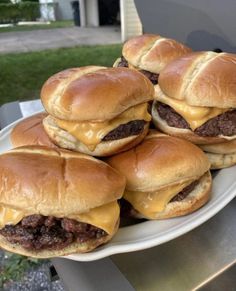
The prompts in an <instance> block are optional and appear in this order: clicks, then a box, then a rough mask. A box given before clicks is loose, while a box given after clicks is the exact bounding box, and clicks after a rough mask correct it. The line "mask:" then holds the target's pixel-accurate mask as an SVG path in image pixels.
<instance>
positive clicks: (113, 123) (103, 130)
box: [55, 103, 151, 151]
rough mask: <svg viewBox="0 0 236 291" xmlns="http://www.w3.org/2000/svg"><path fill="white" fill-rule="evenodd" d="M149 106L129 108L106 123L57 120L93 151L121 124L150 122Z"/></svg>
mask: <svg viewBox="0 0 236 291" xmlns="http://www.w3.org/2000/svg"><path fill="white" fill-rule="evenodd" d="M147 107H148V104H147V103H142V104H139V105H136V106H134V107H131V108H129V109H128V110H126V111H125V112H123V113H122V114H120V115H119V116H117V117H116V118H114V119H112V120H108V121H106V122H75V121H66V120H59V119H55V122H56V124H57V125H58V126H59V127H60V128H62V129H64V130H66V131H68V132H69V133H70V134H71V135H73V136H74V137H75V138H77V139H78V140H79V141H81V142H82V143H83V144H85V145H86V146H87V147H88V148H89V149H90V150H91V151H93V150H94V149H95V148H96V146H97V145H98V144H99V143H100V142H101V140H102V139H103V138H104V136H106V135H107V134H108V133H109V132H110V131H112V130H113V129H115V128H117V127H118V126H119V125H121V124H125V123H128V122H130V121H132V120H145V121H150V120H151V115H150V114H149V113H148V111H147Z"/></svg>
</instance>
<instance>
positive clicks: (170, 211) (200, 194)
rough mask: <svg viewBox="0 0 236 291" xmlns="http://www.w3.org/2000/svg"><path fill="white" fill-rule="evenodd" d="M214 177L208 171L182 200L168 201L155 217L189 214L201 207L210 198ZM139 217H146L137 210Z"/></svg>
mask: <svg viewBox="0 0 236 291" xmlns="http://www.w3.org/2000/svg"><path fill="white" fill-rule="evenodd" d="M211 185H212V179H211V174H210V172H209V171H208V172H206V173H205V174H204V175H203V176H202V177H201V179H200V180H199V183H198V184H197V185H196V186H195V188H194V190H193V191H192V192H191V193H189V195H188V196H187V197H186V198H184V199H183V200H182V201H175V202H171V203H168V204H167V205H166V208H165V210H164V211H162V212H159V213H157V214H156V218H155V219H167V218H172V217H177V216H183V215H187V214H189V213H192V212H194V211H195V210H197V209H199V208H200V207H202V206H203V205H205V204H206V203H207V201H208V200H209V199H210V193H211ZM136 217H137V218H145V217H144V216H143V215H142V214H141V213H138V212H137V216H136Z"/></svg>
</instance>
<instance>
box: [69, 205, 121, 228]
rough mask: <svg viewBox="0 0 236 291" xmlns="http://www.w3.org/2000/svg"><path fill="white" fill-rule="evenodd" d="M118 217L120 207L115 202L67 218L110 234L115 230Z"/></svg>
mask: <svg viewBox="0 0 236 291" xmlns="http://www.w3.org/2000/svg"><path fill="white" fill-rule="evenodd" d="M119 216H120V207H119V205H118V203H117V202H116V201H115V202H111V203H108V204H105V205H103V206H100V207H96V208H93V209H91V210H90V211H89V212H87V213H82V214H78V215H71V216H69V218H71V219H75V220H78V221H81V222H85V223H89V224H92V225H95V226H96V227H99V228H101V229H103V230H105V231H106V232H107V233H109V234H111V233H112V232H113V230H114V228H115V225H116V223H117V220H118V218H119Z"/></svg>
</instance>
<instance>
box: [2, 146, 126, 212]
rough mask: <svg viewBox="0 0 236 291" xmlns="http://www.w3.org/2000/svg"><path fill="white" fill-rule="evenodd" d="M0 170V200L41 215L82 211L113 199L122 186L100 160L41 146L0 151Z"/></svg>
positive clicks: (114, 174)
mask: <svg viewBox="0 0 236 291" xmlns="http://www.w3.org/2000/svg"><path fill="white" fill-rule="evenodd" d="M0 172H1V179H0V183H1V186H0V189H1V192H0V204H3V205H7V206H9V207H12V208H16V209H18V210H23V211H24V212H27V213H31V214H42V215H45V216H49V215H52V216H56V217H64V216H68V215H70V214H72V213H78V214H79V213H84V212H86V211H89V210H90V209H92V208H95V207H99V206H101V205H104V204H106V203H109V202H112V201H115V200H117V199H118V198H120V197H121V196H122V194H123V189H124V186H125V180H124V177H122V176H121V175H120V174H119V173H118V172H117V171H116V170H114V169H112V168H111V167H110V166H109V165H107V164H106V163H104V162H102V161H100V160H97V159H95V158H93V157H90V156H87V155H84V154H80V153H74V152H69V151H65V150H59V149H50V148H48V147H43V146H24V147H19V148H16V149H13V150H11V151H9V152H7V153H5V154H2V155H0ZM4 177H6V179H4ZM6 180H7V183H6ZM98 185H100V186H99V187H98Z"/></svg>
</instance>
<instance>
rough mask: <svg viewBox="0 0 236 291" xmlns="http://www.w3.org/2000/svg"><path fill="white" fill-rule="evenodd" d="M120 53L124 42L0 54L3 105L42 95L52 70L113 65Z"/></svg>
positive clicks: (0, 88) (1, 99)
mask: <svg viewBox="0 0 236 291" xmlns="http://www.w3.org/2000/svg"><path fill="white" fill-rule="evenodd" d="M120 54H121V45H106V46H81V47H75V48H63V49H56V50H45V51H40V52H31V53H20V54H4V55H0V80H1V82H0V105H2V104H3V103H6V102H10V101H15V100H30V99H35V98H39V95H40V89H41V87H42V85H43V83H44V82H45V81H46V80H47V78H48V77H50V76H51V75H52V74H54V73H56V72H59V71H61V70H64V69H67V68H70V67H80V66H86V65H103V66H112V64H113V62H114V60H115V59H116V58H117V57H118V56H120Z"/></svg>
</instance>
